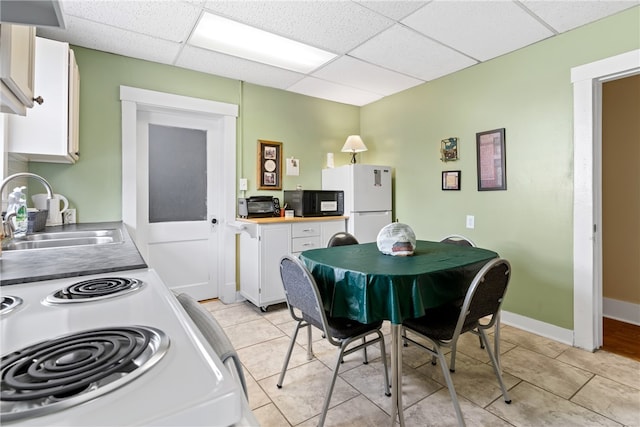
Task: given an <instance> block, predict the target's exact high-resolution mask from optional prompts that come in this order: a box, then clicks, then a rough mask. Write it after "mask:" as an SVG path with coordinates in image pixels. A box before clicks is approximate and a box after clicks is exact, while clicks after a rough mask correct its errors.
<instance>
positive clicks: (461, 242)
mask: <svg viewBox="0 0 640 427" xmlns="http://www.w3.org/2000/svg"><path fill="white" fill-rule="evenodd" d="M440 243H450V244H452V245H458V246H468V247H472V248H475V247H476V244H475V243H473V241H472V240H471V239H469V238H468V237H465V236H463V235H461V234H449V235H448V236H445V237H443V238H442V240H440ZM461 303H462V302H461ZM499 326H500V321H499V320H498V322H497V323H496V331H497V330H498V327H499ZM480 348H484V344H482V340H480ZM455 363H456V359H455V353H452V354H451V365H450V370H451V372H453V371H455Z"/></svg>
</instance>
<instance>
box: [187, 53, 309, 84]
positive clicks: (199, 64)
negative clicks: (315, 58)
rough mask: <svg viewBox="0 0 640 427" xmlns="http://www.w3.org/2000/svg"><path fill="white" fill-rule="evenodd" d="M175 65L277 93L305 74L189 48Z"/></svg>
mask: <svg viewBox="0 0 640 427" xmlns="http://www.w3.org/2000/svg"><path fill="white" fill-rule="evenodd" d="M175 65H177V66H179V67H183V68H188V69H191V70H197V71H202V72H203V73H209V74H215V75H217V76H222V77H228V78H230V79H235V80H242V81H245V82H249V83H254V84H257V85H261V86H268V87H274V88H277V89H286V88H287V87H289V86H291V85H292V84H294V83H295V82H297V81H298V80H300V79H302V78H303V77H304V74H298V73H295V72H293V71H289V70H284V69H282V68H276V67H271V66H269V65H265V64H260V63H257V62H252V61H247V60H245V59H241V58H236V57H235V56H229V55H224V54H221V53H217V52H211V51H208V50H204V49H200V48H197V47H193V46H188V45H187V46H185V48H184V50H183V51H182V54H181V55H180V57H179V58H178V60H177V61H176V63H175Z"/></svg>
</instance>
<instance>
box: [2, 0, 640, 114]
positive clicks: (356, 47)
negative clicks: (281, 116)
mask: <svg viewBox="0 0 640 427" xmlns="http://www.w3.org/2000/svg"><path fill="white" fill-rule="evenodd" d="M1 1H3V4H4V2H6V1H7V0H1ZM21 3H26V1H22V2H21ZM59 3H60V5H61V11H62V15H63V19H64V22H65V23H66V26H67V28H66V29H60V28H51V27H42V26H40V27H38V29H37V34H38V36H41V37H46V38H50V39H54V40H60V41H64V42H68V43H71V44H72V45H75V46H82V47H86V48H89V49H96V50H101V51H105V52H110V53H115V54H118V55H123V56H129V57H133V58H139V59H143V60H148V61H154V62H159V63H163V64H171V65H177V66H180V67H184V68H189V69H193V70H198V71H201V72H205V73H211V74H215V75H219V76H222V77H228V78H231V79H235V80H241V81H246V82H251V83H255V84H259V85H264V86H269V87H274V88H278V89H285V90H287V88H293V89H290V90H294V91H298V92H299V93H304V94H305V95H310V96H315V97H318V98H323V99H330V100H334V101H338V102H344V103H348V104H349V103H350V104H353V105H364V103H368V102H371V101H372V100H376V99H379V97H380V96H388V95H390V94H393V93H396V92H398V91H401V90H405V89H406V88H409V87H413V86H415V85H417V84H420V82H422V81H430V80H433V79H435V78H438V77H442V76H444V75H446V74H449V73H453V72H456V71H458V70H461V69H464V68H467V67H469V66H472V65H474V64H476V63H478V62H481V61H485V60H488V59H491V58H494V57H496V56H499V55H503V54H505V53H507V52H511V51H513V50H516V49H520V48H522V47H525V46H527V45H530V44H532V43H535V42H537V41H539V40H543V39H545V38H547V37H553V36H554V35H556V34H558V33H562V32H564V31H567V30H570V29H573V28H576V27H579V26H582V25H585V24H588V23H589V22H592V21H595V20H598V19H602V18H604V17H606V16H609V15H612V14H614V13H618V12H619V11H621V10H623V9H627V8H630V7H636V8H639V9H640V6H638V5H640V0H447V1H442V0H424V1H413V0H401V1H395V0H393V1H392V0H298V1H296V0H283V1H280V0H270V1H268V0H259V1H258V0H256V1H253V0H252V1H240V0H60V1H59ZM208 11H210V12H212V13H216V14H218V15H221V16H225V17H228V18H231V19H233V20H236V21H238V22H242V23H245V24H248V25H252V26H255V27H257V28H260V29H263V30H266V31H270V32H273V33H275V34H279V35H282V36H285V37H289V38H291V39H293V40H296V41H299V42H303V43H307V44H310V45H312V46H315V47H317V48H321V49H325V50H328V51H330V52H333V53H336V54H338V55H339V57H338V58H336V59H335V60H334V61H333V62H331V63H329V64H326V65H325V66H323V67H321V68H319V69H316V70H313V71H311V72H310V73H308V74H306V75H304V74H300V73H296V72H292V71H287V70H283V69H280V68H277V67H272V66H268V65H264V64H259V63H256V62H252V61H249V60H246V59H240V58H234V57H231V56H227V55H224V54H221V53H215V52H211V51H205V50H202V49H198V48H195V47H193V46H190V45H189V44H188V38H189V37H190V35H191V34H192V32H193V29H194V27H195V25H196V23H197V22H198V19H199V18H200V16H202V14H203V13H205V12H208ZM27 15H29V14H28V13H27ZM81 71H82V70H81Z"/></svg>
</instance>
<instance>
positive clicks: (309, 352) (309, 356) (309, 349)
mask: <svg viewBox="0 0 640 427" xmlns="http://www.w3.org/2000/svg"><path fill="white" fill-rule="evenodd" d="M311 359H313V345H312V344H311V325H308V329H307V360H311Z"/></svg>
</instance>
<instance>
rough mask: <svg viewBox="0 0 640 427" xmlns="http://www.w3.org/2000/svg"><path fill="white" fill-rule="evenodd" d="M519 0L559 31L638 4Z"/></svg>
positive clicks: (609, 0) (630, 1) (632, 0)
mask: <svg viewBox="0 0 640 427" xmlns="http://www.w3.org/2000/svg"><path fill="white" fill-rule="evenodd" d="M521 1H522V4H524V6H525V7H527V8H528V9H530V10H531V11H532V12H533V13H535V14H536V15H537V16H539V17H540V18H542V19H543V20H544V21H545V22H547V23H548V24H549V25H551V26H552V27H553V28H554V29H555V30H556V31H558V32H560V33H561V32H564V31H568V30H571V29H573V28H577V27H579V26H581V25H584V24H585V23H587V22H592V21H596V20H598V19H601V18H604V17H605V16H609V15H612V14H614V13H618V12H620V11H622V10H624V9H628V8H630V7H633V6H637V5H638V4H640V2H639V1H638V0H626V1H613V0H607V1H593V0H591V1H571V2H569V1H553V2H552V1H535V0H533V1H532V0H521Z"/></svg>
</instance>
